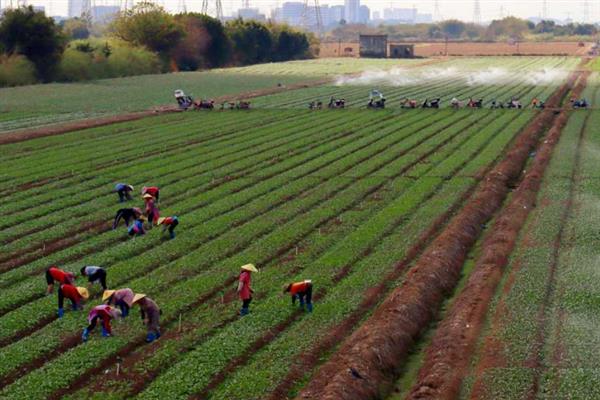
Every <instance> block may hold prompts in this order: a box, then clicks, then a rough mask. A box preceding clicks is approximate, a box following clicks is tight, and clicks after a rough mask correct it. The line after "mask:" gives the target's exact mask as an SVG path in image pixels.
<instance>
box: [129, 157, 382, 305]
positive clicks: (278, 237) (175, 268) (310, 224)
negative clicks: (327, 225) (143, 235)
mask: <svg viewBox="0 0 600 400" xmlns="http://www.w3.org/2000/svg"><path fill="white" fill-rule="evenodd" d="M371 162H373V161H371ZM378 162H379V163H381V161H378ZM361 190H365V189H361ZM317 192H318V191H317ZM304 200H306V199H304ZM342 205H343V204H342ZM336 207H340V205H336ZM319 208H320V209H321V210H322V211H321V213H322V212H323V211H325V210H326V211H327V213H331V212H332V211H333V212H334V211H335V210H336V209H337V208H336V209H333V210H332V208H331V207H325V206H321V207H319ZM317 211H318V210H314V211H311V214H315V217H316V218H317V219H316V220H314V219H313V220H312V221H310V219H308V218H305V219H304V221H306V222H304V221H303V223H304V224H307V227H308V228H309V229H311V227H313V226H314V224H315V222H318V221H319V220H321V218H323V217H322V216H320V214H319V212H317ZM290 225H292V226H295V227H296V229H298V222H297V221H296V222H295V224H290ZM286 229H287V230H288V231H289V228H286ZM300 231H301V230H300ZM250 232H251V231H250ZM281 233H282V232H281ZM281 233H280V232H278V231H276V232H273V233H272V234H271V235H270V237H271V238H272V239H274V240H275V242H274V244H275V246H273V247H272V249H273V250H274V251H275V252H277V249H278V248H281V244H280V245H277V243H278V242H279V243H281V240H282V236H283V235H282V234H281ZM241 234H242V233H240V235H241ZM289 234H295V235H297V234H298V233H297V232H296V233H295V232H289V233H288V235H289ZM284 239H285V238H284ZM288 240H289V239H288ZM259 243H260V242H259ZM284 243H285V242H284ZM262 247H263V251H260V254H261V256H264V254H265V251H264V246H262ZM204 253H206V252H204ZM271 253H272V252H271ZM254 254H256V255H258V252H256V250H255V251H254ZM192 255H193V254H190V257H191V256H192ZM190 257H188V258H190ZM184 265H186V263H185V260H182V262H181V266H177V265H171V266H168V268H165V269H164V270H168V271H180V272H181V273H183V271H182V267H183V266H184ZM230 266H231V262H228V263H226V264H225V265H223V266H222V267H221V268H230ZM222 276H223V272H217V273H216V274H214V275H213V281H212V282H214V279H215V278H216V279H218V280H222ZM146 280H147V282H145V283H144V286H145V287H148V285H153V284H154V285H156V281H157V280H156V279H152V278H150V277H148V278H147V279H146ZM160 281H162V280H159V282H160ZM194 282H197V283H202V284H203V285H202V286H204V284H209V285H211V283H212V282H211V281H207V280H206V279H202V280H199V279H195V280H194ZM133 286H134V285H132V287H133ZM184 292H186V293H189V291H184ZM177 293H179V291H177ZM188 295H189V294H188ZM172 300H173V299H172ZM173 302H174V300H173V301H170V302H169V304H173ZM165 307H168V305H167V306H165ZM166 310H168V308H165V311H166Z"/></svg>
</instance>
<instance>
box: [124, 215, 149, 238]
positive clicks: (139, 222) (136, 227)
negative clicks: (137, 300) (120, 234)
mask: <svg viewBox="0 0 600 400" xmlns="http://www.w3.org/2000/svg"><path fill="white" fill-rule="evenodd" d="M145 220H146V218H145V217H139V218H138V219H136V220H135V221H133V223H132V224H131V225H129V228H127V233H128V234H129V236H142V235H144V234H146V230H145V229H144V221H145Z"/></svg>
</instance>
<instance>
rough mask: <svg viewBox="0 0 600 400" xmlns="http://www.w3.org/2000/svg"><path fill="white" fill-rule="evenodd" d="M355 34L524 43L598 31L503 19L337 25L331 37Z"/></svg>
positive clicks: (580, 26) (588, 26)
mask: <svg viewBox="0 0 600 400" xmlns="http://www.w3.org/2000/svg"><path fill="white" fill-rule="evenodd" d="M356 32H361V33H384V34H387V35H389V36H390V37H391V38H392V39H407V38H410V39H421V40H430V39H440V40H441V39H445V38H448V39H453V40H456V39H464V40H486V41H494V40H504V39H508V38H511V39H519V40H520V39H524V38H528V37H531V38H533V39H535V36H536V35H537V36H541V37H543V38H550V37H560V36H563V37H564V36H584V35H595V34H596V33H598V29H597V28H596V26H595V25H592V24H573V23H570V24H566V25H559V24H557V23H556V22H554V21H541V22H539V23H537V24H534V23H533V22H531V21H528V20H524V19H520V18H516V17H506V18H503V19H498V20H494V21H492V22H491V23H490V24H489V25H487V26H482V25H477V24H472V23H465V22H462V21H458V20H447V21H442V22H439V23H434V24H416V25H381V26H378V27H367V26H364V25H358V26H357V25H340V26H339V27H338V28H336V29H334V30H333V31H332V32H331V34H330V36H331V37H332V38H335V39H341V40H344V41H348V40H356Z"/></svg>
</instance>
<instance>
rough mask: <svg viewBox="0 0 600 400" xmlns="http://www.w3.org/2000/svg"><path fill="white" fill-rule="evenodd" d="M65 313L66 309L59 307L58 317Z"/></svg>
mask: <svg viewBox="0 0 600 400" xmlns="http://www.w3.org/2000/svg"><path fill="white" fill-rule="evenodd" d="M63 315H65V310H63V309H62V308H59V309H58V318H62V317H63Z"/></svg>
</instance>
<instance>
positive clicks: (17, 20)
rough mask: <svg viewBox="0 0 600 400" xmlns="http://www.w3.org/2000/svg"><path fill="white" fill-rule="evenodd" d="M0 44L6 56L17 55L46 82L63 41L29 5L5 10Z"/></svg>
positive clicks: (55, 28)
mask: <svg viewBox="0 0 600 400" xmlns="http://www.w3.org/2000/svg"><path fill="white" fill-rule="evenodd" d="M0 43H1V46H2V48H3V51H4V52H5V53H6V54H8V55H9V56H10V55H13V54H21V55H24V56H25V57H27V58H28V59H29V60H30V61H31V62H32V63H33V64H34V65H35V69H36V72H37V75H38V78H39V79H41V80H43V81H49V80H51V79H52V78H53V76H54V73H55V72H56V67H57V65H58V63H59V62H60V58H61V55H62V53H63V50H64V48H65V43H66V41H65V38H64V36H63V34H62V32H61V30H60V27H58V26H57V25H56V24H55V23H54V20H53V19H52V18H49V17H46V15H45V14H44V13H43V12H41V11H34V10H33V7H32V6H29V7H21V8H18V9H13V10H6V11H5V12H4V15H3V16H2V19H1V20H0Z"/></svg>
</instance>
